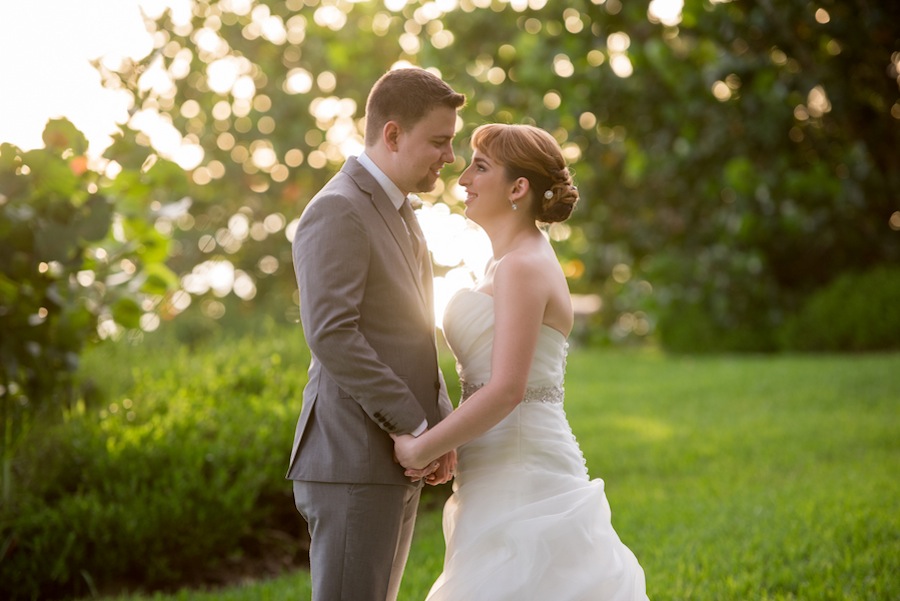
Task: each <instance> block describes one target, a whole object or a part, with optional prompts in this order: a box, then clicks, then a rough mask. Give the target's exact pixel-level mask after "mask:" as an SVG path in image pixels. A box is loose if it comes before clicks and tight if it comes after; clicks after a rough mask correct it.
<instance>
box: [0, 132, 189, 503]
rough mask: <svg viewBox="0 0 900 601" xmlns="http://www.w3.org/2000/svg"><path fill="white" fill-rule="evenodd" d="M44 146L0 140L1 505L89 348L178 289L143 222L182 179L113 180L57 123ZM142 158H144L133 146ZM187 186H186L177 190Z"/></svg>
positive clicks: (171, 174)
mask: <svg viewBox="0 0 900 601" xmlns="http://www.w3.org/2000/svg"><path fill="white" fill-rule="evenodd" d="M44 143H45V148H42V149H37V150H30V151H27V152H23V151H21V150H20V149H18V148H16V147H15V146H12V145H10V144H3V145H0V332H2V336H0V360H2V363H0V403H2V406H0V442H2V444H0V446H2V451H3V500H4V502H10V501H11V500H12V492H13V486H12V485H13V483H12V478H11V470H10V462H11V461H12V457H13V455H14V452H15V450H16V445H17V444H18V443H19V441H20V440H21V439H22V437H23V435H24V434H25V433H26V432H27V431H28V429H29V428H30V426H31V425H32V424H33V423H34V422H35V420H36V419H39V418H40V419H42V420H45V421H49V422H52V421H55V420H56V421H58V420H59V419H60V418H61V417H62V414H63V412H62V411H61V409H63V408H66V407H68V406H69V405H70V404H71V403H72V402H73V401H74V399H75V396H74V395H73V392H74V391H73V387H72V378H73V375H74V373H75V371H76V369H77V367H78V363H79V361H78V359H79V355H80V353H81V351H82V349H83V347H84V345H85V344H87V343H89V342H91V341H93V340H97V339H98V337H99V336H101V335H102V336H111V335H114V334H116V333H117V332H119V331H121V330H123V329H128V328H131V329H135V330H137V329H138V328H139V327H141V326H142V325H143V326H144V327H145V328H149V327H150V324H149V323H148V322H147V321H144V322H143V323H142V318H144V316H145V315H149V317H150V318H151V320H153V319H156V317H155V316H154V314H153V313H152V311H151V310H150V309H152V308H151V307H147V306H145V305H144V304H143V303H144V302H145V301H146V300H147V299H153V298H158V297H161V296H162V295H164V294H165V293H166V292H167V291H169V290H171V289H174V287H175V284H176V283H177V279H176V277H175V275H174V274H173V273H172V272H171V270H170V269H169V268H168V267H167V266H166V265H165V260H166V259H167V258H168V247H169V240H168V238H167V237H166V236H164V235H162V234H161V233H160V232H158V231H157V230H156V229H154V228H153V226H152V221H151V220H149V219H148V215H149V214H150V213H151V210H150V207H151V206H152V201H153V198H154V197H157V199H159V198H164V197H165V195H166V194H168V193H169V192H170V191H172V190H171V188H168V189H166V190H165V192H162V193H161V192H160V188H158V186H159V185H160V184H163V183H164V184H172V183H173V182H176V181H178V180H182V181H184V176H183V174H182V172H181V170H180V168H177V167H174V165H172V164H171V163H168V164H167V162H165V161H161V162H158V163H156V165H155V166H153V167H152V168H150V169H146V170H143V171H142V170H141V169H140V168H138V169H135V170H133V171H129V172H127V173H125V174H123V175H121V176H120V177H118V178H117V179H116V180H114V181H109V180H106V179H105V178H102V177H101V176H100V175H99V174H97V173H95V172H94V171H91V170H89V169H88V168H87V165H88V159H87V157H86V156H85V151H86V149H87V141H86V140H85V138H84V136H83V135H82V134H81V133H80V132H78V131H77V130H76V129H75V128H74V127H73V126H72V124H71V123H69V122H68V121H64V120H53V121H51V122H50V123H49V124H48V125H47V128H46V129H45V131H44ZM138 152H142V153H143V154H144V155H146V151H145V150H143V149H139V150H138ZM182 187H183V186H182Z"/></svg>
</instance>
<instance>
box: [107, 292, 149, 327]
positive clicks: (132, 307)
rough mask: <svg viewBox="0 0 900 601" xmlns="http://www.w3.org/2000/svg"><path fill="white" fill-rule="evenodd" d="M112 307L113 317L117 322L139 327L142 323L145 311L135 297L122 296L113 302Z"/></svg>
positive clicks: (122, 324)
mask: <svg viewBox="0 0 900 601" xmlns="http://www.w3.org/2000/svg"><path fill="white" fill-rule="evenodd" d="M111 309H112V316H113V319H114V320H115V322H116V323H117V324H119V325H121V326H123V327H126V328H137V327H138V326H139V325H140V320H141V315H142V314H143V311H141V307H140V305H138V303H137V301H135V300H134V299H132V298H127V297H123V298H120V299H118V300H117V301H116V302H115V303H113V305H112V307H111Z"/></svg>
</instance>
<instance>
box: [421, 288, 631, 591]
mask: <svg viewBox="0 0 900 601" xmlns="http://www.w3.org/2000/svg"><path fill="white" fill-rule="evenodd" d="M443 327H444V336H445V338H446V339H447V342H448V344H449V345H450V348H451V349H452V350H453V353H454V355H455V356H456V359H457V370H458V372H459V375H460V380H461V381H462V383H463V386H462V388H463V402H464V399H465V398H466V397H467V396H469V395H471V394H473V393H474V392H475V391H476V390H477V389H478V388H480V387H481V386H483V385H484V384H486V383H487V382H488V381H489V380H490V377H491V353H492V350H493V339H494V302H493V297H492V296H490V295H487V294H483V293H481V292H477V291H473V290H463V291H460V292H458V293H457V294H456V295H454V296H453V298H452V299H451V300H450V302H449V303H448V305H447V309H446V311H445V313H444V322H443ZM567 349H568V344H567V341H566V337H565V336H564V335H563V334H562V333H561V332H559V331H557V330H554V329H553V328H551V327H549V326H546V325H544V326H542V327H541V332H540V336H539V338H538V344H537V348H536V350H535V355H534V359H533V360H532V364H531V368H530V370H529V373H528V384H527V389H526V393H525V397H524V399H523V400H522V402H521V403H519V404H518V405H517V406H516V408H515V409H514V410H513V411H512V412H511V413H510V414H509V415H508V416H507V417H505V418H504V419H503V420H502V421H501V422H500V423H498V424H497V425H495V426H494V427H493V428H491V429H490V430H489V431H488V432H486V433H485V434H483V435H482V436H479V437H478V438H476V439H474V440H472V441H470V442H468V443H466V444H465V445H463V446H462V447H460V448H459V449H458V454H459V465H458V468H457V476H456V479H455V481H454V484H453V495H451V497H450V499H449V500H448V501H447V504H446V506H445V508H444V537H445V539H446V542H447V549H446V553H445V557H444V571H443V573H442V574H441V575H440V576H439V577H438V579H437V581H436V582H435V583H434V586H433V587H432V589H431V592H430V593H429V595H428V601H463V600H464V601H643V600H646V599H647V596H646V593H645V584H644V572H643V570H642V569H641V566H640V565H639V564H638V562H637V559H635V557H634V555H633V554H632V552H631V551H630V550H629V549H628V548H627V547H626V546H625V545H624V544H622V542H621V541H620V540H619V537H618V535H617V534H616V532H615V530H614V529H613V527H612V522H611V513H610V508H609V504H608V503H607V500H606V495H605V493H604V489H603V481H602V480H600V479H599V478H598V479H594V480H591V479H590V478H589V476H588V471H587V467H586V465H585V461H584V456H583V455H582V453H581V450H580V448H579V447H578V443H577V441H576V440H575V436H574V435H573V434H572V429H571V427H570V426H569V423H568V420H567V419H566V414H565V409H564V405H563V399H564V392H563V380H564V377H565V367H566V353H567Z"/></svg>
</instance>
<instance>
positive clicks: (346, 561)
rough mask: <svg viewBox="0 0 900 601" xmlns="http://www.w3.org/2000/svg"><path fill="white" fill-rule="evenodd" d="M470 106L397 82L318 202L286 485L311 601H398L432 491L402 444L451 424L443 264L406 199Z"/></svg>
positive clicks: (380, 90) (415, 81) (305, 245)
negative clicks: (438, 307) (399, 458)
mask: <svg viewBox="0 0 900 601" xmlns="http://www.w3.org/2000/svg"><path fill="white" fill-rule="evenodd" d="M464 102H465V97H464V96H463V95H461V94H458V93H456V92H454V91H453V90H452V89H451V88H450V87H449V86H448V85H447V84H446V83H445V82H443V81H442V80H441V79H440V78H438V77H436V76H435V75H432V74H431V73H429V72H428V71H425V70H424V69H418V68H408V69H397V70H394V71H389V72H388V73H386V74H384V75H383V76H382V77H381V78H380V79H379V80H378V81H377V82H376V83H375V85H374V86H373V88H372V90H371V91H370V93H369V98H368V100H367V102H366V132H365V152H364V153H362V154H361V155H360V157H359V158H354V157H350V158H349V159H348V160H347V162H346V163H345V164H344V166H343V168H342V169H341V171H340V172H339V173H338V174H337V175H335V176H334V177H333V178H332V179H331V181H329V182H328V183H327V184H326V185H325V187H324V188H322V190H321V191H319V193H318V194H316V196H315V197H314V198H313V199H312V200H311V201H310V203H309V205H308V206H307V207H306V209H305V210H304V211H303V214H302V216H301V218H300V224H299V226H298V227H297V231H296V234H295V236H294V244H293V255H294V268H295V272H296V275H297V284H298V286H299V289H300V319H301V323H302V325H303V331H304V334H305V336H306V341H307V344H308V345H309V349H310V352H311V354H312V361H311V363H310V366H309V382H308V384H307V385H306V388H305V389H304V391H303V408H302V410H301V413H300V419H299V421H298V422H297V429H296V433H295V435H294V445H293V450H292V452H291V461H290V468H289V470H288V473H287V478H288V479H290V480H293V481H294V500H295V502H296V505H297V509H298V510H299V511H300V513H301V514H302V515H303V517H304V518H305V519H306V521H307V523H308V524H309V533H310V538H311V541H312V543H311V547H310V568H311V572H312V585H313V601H335V600H339V599H348V600H352V601H385V600H388V601H393V600H394V599H396V598H397V592H398V590H399V588H400V579H401V577H402V576H403V569H404V567H405V565H406V559H407V556H408V554H409V547H410V542H411V539H412V532H413V526H414V525H415V518H416V510H417V507H418V501H419V495H420V492H421V486H422V479H424V480H427V481H428V482H429V483H430V484H440V483H443V482H446V481H447V480H449V479H450V476H451V472H452V470H453V469H454V468H455V462H456V454H455V452H454V453H449V454H448V455H446V456H444V457H443V458H441V459H440V460H439V462H436V463H435V464H432V466H430V467H429V468H426V470H423V471H421V472H419V473H416V474H413V475H412V477H411V478H410V477H407V476H405V475H404V470H403V468H402V467H401V466H400V465H399V464H398V463H396V462H395V460H394V452H393V441H392V440H391V437H390V435H391V434H398V433H411V434H413V435H416V436H417V435H419V434H421V433H422V432H424V431H425V430H426V429H428V428H429V427H431V426H433V425H434V424H435V423H437V422H438V421H440V420H441V419H442V418H443V417H445V416H446V415H448V414H449V413H450V411H452V406H451V404H450V400H449V398H448V396H447V391H446V386H445V385H444V380H443V376H442V375H441V371H440V368H439V367H438V358H437V347H436V344H435V329H434V328H435V325H434V309H433V297H432V296H433V293H432V272H431V262H430V261H429V259H428V253H427V249H426V248H425V240H424V238H423V237H422V232H421V230H420V229H419V226H418V224H417V222H416V219H415V215H414V214H413V213H412V210H411V208H410V204H409V200H408V199H407V195H408V194H410V193H412V192H427V191H430V190H432V189H433V188H434V186H435V184H436V182H437V178H438V176H439V173H440V169H441V168H442V167H443V166H444V165H445V164H446V163H450V162H452V161H453V160H454V155H453V150H452V148H451V142H452V140H453V136H454V134H455V130H456V119H457V110H458V109H459V108H460V107H461V106H462V105H463V104H464Z"/></svg>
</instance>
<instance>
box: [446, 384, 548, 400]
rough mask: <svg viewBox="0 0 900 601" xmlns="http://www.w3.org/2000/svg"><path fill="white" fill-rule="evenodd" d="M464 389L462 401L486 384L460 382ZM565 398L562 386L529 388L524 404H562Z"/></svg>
mask: <svg viewBox="0 0 900 601" xmlns="http://www.w3.org/2000/svg"><path fill="white" fill-rule="evenodd" d="M459 384H460V386H461V387H462V400H463V401H465V400H466V399H467V398H469V397H470V396H472V395H473V394H475V392H476V391H477V390H478V389H479V388H481V387H482V386H484V384H469V383H468V382H465V381H460V383H459ZM564 397H565V391H564V389H563V387H562V386H529V387H528V388H526V389H525V397H524V398H523V399H522V402H523V403H562V402H563V398H564Z"/></svg>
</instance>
